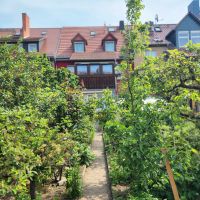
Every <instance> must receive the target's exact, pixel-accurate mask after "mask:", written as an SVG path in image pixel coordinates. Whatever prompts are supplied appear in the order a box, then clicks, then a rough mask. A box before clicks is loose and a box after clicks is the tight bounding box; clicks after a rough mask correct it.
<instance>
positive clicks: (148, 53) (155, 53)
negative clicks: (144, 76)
mask: <svg viewBox="0 0 200 200" xmlns="http://www.w3.org/2000/svg"><path fill="white" fill-rule="evenodd" d="M145 55H146V56H151V57H156V56H157V52H156V51H146V52H145Z"/></svg>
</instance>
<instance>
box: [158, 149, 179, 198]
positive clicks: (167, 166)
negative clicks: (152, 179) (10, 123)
mask: <svg viewBox="0 0 200 200" xmlns="http://www.w3.org/2000/svg"><path fill="white" fill-rule="evenodd" d="M161 151H162V153H163V154H165V155H166V152H167V150H166V149H162V150H161ZM166 169H167V174H168V176H169V181H170V184H171V187H172V191H173V195H174V200H180V197H179V194H178V190H177V186H176V183H175V181H174V175H173V172H172V168H171V166H170V162H169V160H168V159H166Z"/></svg>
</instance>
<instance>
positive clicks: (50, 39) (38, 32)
mask: <svg viewBox="0 0 200 200" xmlns="http://www.w3.org/2000/svg"><path fill="white" fill-rule="evenodd" d="M42 33H46V34H45V35H42ZM30 37H37V38H39V37H40V38H41V37H43V38H44V39H43V41H42V44H41V47H40V52H42V53H46V54H47V55H48V56H56V52H57V46H58V41H59V37H60V28H31V31H30Z"/></svg>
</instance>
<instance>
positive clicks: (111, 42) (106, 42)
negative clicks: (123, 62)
mask: <svg viewBox="0 0 200 200" xmlns="http://www.w3.org/2000/svg"><path fill="white" fill-rule="evenodd" d="M108 44H112V45H113V49H112V50H110V49H108V46H107V45H108ZM104 45H105V51H106V52H115V41H111V40H108V41H105V44H104Z"/></svg>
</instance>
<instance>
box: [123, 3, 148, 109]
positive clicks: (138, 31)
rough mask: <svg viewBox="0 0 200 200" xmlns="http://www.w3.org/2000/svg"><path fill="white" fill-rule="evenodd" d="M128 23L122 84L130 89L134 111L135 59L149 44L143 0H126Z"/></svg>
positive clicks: (125, 36) (125, 32) (125, 33)
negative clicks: (141, 18) (142, 16)
mask: <svg viewBox="0 0 200 200" xmlns="http://www.w3.org/2000/svg"><path fill="white" fill-rule="evenodd" d="M126 6H127V20H128V23H129V24H128V25H127V26H126V28H125V31H124V40H125V45H124V47H123V48H122V56H123V62H122V63H121V65H120V71H121V72H122V84H123V88H124V90H125V91H127V90H128V93H129V95H128V97H129V99H130V106H131V109H132V111H134V93H133V92H132V88H133V87H134V79H133V72H134V69H135V59H136V57H137V56H140V55H143V53H144V51H145V50H146V49H147V48H148V46H149V32H148V26H147V25H146V24H142V23H141V21H140V16H141V11H142V9H143V8H144V5H143V4H142V1H141V0H126Z"/></svg>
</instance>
